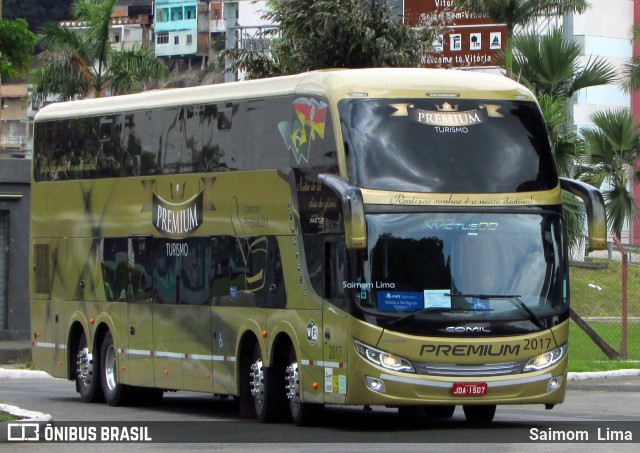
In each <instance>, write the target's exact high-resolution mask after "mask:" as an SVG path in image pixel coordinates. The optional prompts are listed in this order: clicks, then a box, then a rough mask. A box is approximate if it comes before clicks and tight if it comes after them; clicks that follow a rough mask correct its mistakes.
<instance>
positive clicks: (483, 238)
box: [347, 213, 568, 334]
mask: <svg viewBox="0 0 640 453" xmlns="http://www.w3.org/2000/svg"><path fill="white" fill-rule="evenodd" d="M367 224H368V228H369V232H368V234H369V247H368V252H367V257H366V258H365V259H364V260H362V262H361V264H360V266H359V267H360V270H359V277H357V278H356V281H353V282H348V285H347V286H348V287H350V288H352V289H355V292H356V297H355V300H356V301H357V306H358V308H359V309H360V310H362V311H363V312H364V313H366V314H367V315H369V316H371V315H373V317H375V318H377V319H378V321H379V324H381V325H385V324H386V325H388V326H389V327H390V328H392V326H393V329H394V330H399V331H406V329H404V326H403V324H409V323H405V321H404V320H405V319H406V320H407V321H409V320H412V323H413V324H415V323H416V322H418V323H419V320H427V321H430V322H438V321H443V322H444V321H446V322H447V323H449V324H448V325H451V322H452V321H454V322H455V321H460V322H469V321H474V322H487V323H495V322H497V323H501V322H505V321H514V322H517V323H519V325H521V326H522V328H523V329H525V330H530V331H535V330H540V329H542V328H543V327H545V326H546V327H550V324H549V322H550V321H552V319H553V317H556V318H555V320H556V321H557V319H558V318H557V317H558V316H566V309H567V306H568V300H567V299H568V295H567V292H566V284H567V282H566V279H567V274H566V263H565V261H564V253H563V247H564V245H563V235H562V222H561V218H560V216H559V215H557V214H555V213H544V214H514V213H511V214H496V213H437V214H436V213H424V214H415V213H412V214H370V215H368V216H367ZM410 330H413V329H410ZM422 333H423V334H426V333H427V332H422Z"/></svg>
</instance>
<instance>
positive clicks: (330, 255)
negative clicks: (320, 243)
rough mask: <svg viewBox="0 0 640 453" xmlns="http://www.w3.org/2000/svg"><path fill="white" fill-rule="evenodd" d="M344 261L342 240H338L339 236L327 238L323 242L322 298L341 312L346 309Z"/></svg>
mask: <svg viewBox="0 0 640 453" xmlns="http://www.w3.org/2000/svg"><path fill="white" fill-rule="evenodd" d="M336 239H337V240H336ZM346 260H347V256H346V247H345V244H344V240H340V236H329V237H328V238H327V239H326V240H325V242H324V266H323V267H324V297H325V299H328V300H329V301H331V303H333V304H334V305H336V306H338V307H340V308H342V309H343V310H346V309H347V303H346V299H345V291H344V282H345V281H346V269H345V266H346Z"/></svg>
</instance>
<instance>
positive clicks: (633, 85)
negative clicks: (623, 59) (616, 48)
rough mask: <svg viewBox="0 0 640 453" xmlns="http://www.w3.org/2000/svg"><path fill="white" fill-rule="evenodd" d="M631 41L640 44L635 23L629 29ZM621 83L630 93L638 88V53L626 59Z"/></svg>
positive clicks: (639, 78)
mask: <svg viewBox="0 0 640 453" xmlns="http://www.w3.org/2000/svg"><path fill="white" fill-rule="evenodd" d="M631 35H632V37H633V42H635V43H636V44H640V24H635V25H634V26H633V27H632V29H631ZM622 74H623V85H624V88H625V89H626V90H627V92H629V93H631V92H633V91H635V90H637V89H639V88H640V55H636V56H634V57H633V58H631V60H630V61H628V62H627V63H626V64H625V65H624V68H623V70H622Z"/></svg>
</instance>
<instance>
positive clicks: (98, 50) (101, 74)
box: [30, 0, 168, 101]
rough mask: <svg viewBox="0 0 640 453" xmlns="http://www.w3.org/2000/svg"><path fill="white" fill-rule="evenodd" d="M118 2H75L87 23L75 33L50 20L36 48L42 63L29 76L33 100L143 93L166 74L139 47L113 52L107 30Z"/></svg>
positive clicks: (75, 9) (149, 52)
mask: <svg viewBox="0 0 640 453" xmlns="http://www.w3.org/2000/svg"><path fill="white" fill-rule="evenodd" d="M116 2H117V0H76V1H75V2H74V4H73V8H72V11H73V14H74V16H75V18H76V20H78V21H82V22H84V23H85V24H86V28H85V29H83V30H73V29H69V28H67V27H63V26H61V25H60V24H57V23H54V22H49V23H48V24H47V25H46V26H45V28H44V32H43V35H42V37H41V38H40V40H39V41H38V44H39V45H40V46H41V47H42V48H43V49H44V51H43V52H42V54H40V58H41V59H42V60H43V62H44V63H43V65H42V66H41V67H39V68H37V69H35V70H34V71H32V73H31V75H30V82H31V84H32V85H33V92H32V98H33V99H34V100H38V101H45V100H47V99H51V98H56V99H57V100H69V99H73V98H75V97H77V96H95V97H99V96H101V95H102V94H103V92H105V91H107V90H108V91H110V93H111V94H124V93H132V92H136V91H141V90H143V89H144V88H145V85H146V84H147V83H149V82H151V81H152V80H154V79H161V78H164V77H166V76H167V75H168V70H167V68H166V67H165V65H164V64H163V63H162V62H161V61H160V60H156V59H155V58H154V54H153V50H152V49H150V48H148V47H145V46H140V47H137V48H134V49H131V50H121V51H117V50H113V49H112V47H111V44H110V41H109V29H110V27H111V17H112V13H113V8H114V6H115V4H116Z"/></svg>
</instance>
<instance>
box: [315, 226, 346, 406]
mask: <svg viewBox="0 0 640 453" xmlns="http://www.w3.org/2000/svg"><path fill="white" fill-rule="evenodd" d="M322 237H323V241H322V242H323V251H322V260H323V266H322V269H323V288H322V289H323V299H324V301H323V310H322V313H323V320H322V321H323V328H322V332H321V333H320V335H321V338H322V341H323V344H324V346H323V353H324V402H325V403H344V402H345V399H346V394H347V385H348V382H347V366H348V364H347V348H348V332H347V312H346V310H347V307H346V299H345V290H344V282H345V276H346V269H345V267H346V259H347V256H346V248H345V243H344V237H343V236H342V235H323V236H322Z"/></svg>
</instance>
